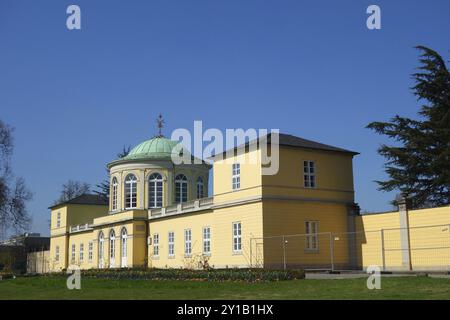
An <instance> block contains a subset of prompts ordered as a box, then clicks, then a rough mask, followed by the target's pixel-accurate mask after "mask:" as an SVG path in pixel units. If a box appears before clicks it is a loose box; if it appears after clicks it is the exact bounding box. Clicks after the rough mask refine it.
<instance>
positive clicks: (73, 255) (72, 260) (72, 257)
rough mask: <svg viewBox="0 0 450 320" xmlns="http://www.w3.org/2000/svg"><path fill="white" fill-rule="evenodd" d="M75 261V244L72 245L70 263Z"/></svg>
mask: <svg viewBox="0 0 450 320" xmlns="http://www.w3.org/2000/svg"><path fill="white" fill-rule="evenodd" d="M75 259H76V245H75V243H72V255H71V260H70V261H71V262H72V263H75Z"/></svg>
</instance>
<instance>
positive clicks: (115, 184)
mask: <svg viewBox="0 0 450 320" xmlns="http://www.w3.org/2000/svg"><path fill="white" fill-rule="evenodd" d="M118 188H119V183H118V182H117V178H116V177H114V178H113V180H112V197H111V199H112V203H111V210H112V211H116V210H117V208H118V206H117V200H118V197H117V190H118Z"/></svg>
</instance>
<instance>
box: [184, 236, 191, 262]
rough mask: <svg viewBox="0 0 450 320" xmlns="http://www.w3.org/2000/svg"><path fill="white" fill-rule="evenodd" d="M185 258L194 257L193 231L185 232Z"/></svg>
mask: <svg viewBox="0 0 450 320" xmlns="http://www.w3.org/2000/svg"><path fill="white" fill-rule="evenodd" d="M184 256H185V257H191V256H192V230H191V229H185V230H184Z"/></svg>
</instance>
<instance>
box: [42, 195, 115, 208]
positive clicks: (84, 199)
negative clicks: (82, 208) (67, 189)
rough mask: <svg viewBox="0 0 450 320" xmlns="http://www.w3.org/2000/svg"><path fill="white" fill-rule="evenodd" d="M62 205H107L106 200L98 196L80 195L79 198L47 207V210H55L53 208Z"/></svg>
mask: <svg viewBox="0 0 450 320" xmlns="http://www.w3.org/2000/svg"><path fill="white" fill-rule="evenodd" d="M63 204H87V205H102V206H106V205H108V199H106V198H105V197H103V196H101V195H98V194H82V195H81V196H78V197H75V198H73V199H70V200H68V201H64V202H60V203H57V204H55V205H53V206H51V207H49V209H52V208H55V207H57V206H60V205H63Z"/></svg>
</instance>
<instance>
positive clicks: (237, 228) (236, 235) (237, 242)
mask: <svg viewBox="0 0 450 320" xmlns="http://www.w3.org/2000/svg"><path fill="white" fill-rule="evenodd" d="M233 251H234V252H237V253H240V252H241V251H242V226H241V223H240V222H233Z"/></svg>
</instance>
